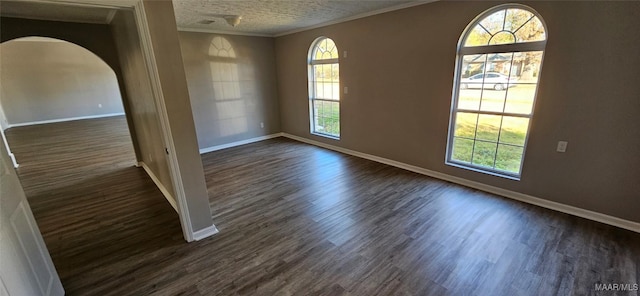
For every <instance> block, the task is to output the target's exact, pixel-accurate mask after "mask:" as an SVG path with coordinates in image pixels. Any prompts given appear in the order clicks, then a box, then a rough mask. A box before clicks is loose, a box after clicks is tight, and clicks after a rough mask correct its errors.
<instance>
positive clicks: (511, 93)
mask: <svg viewBox="0 0 640 296" xmlns="http://www.w3.org/2000/svg"><path fill="white" fill-rule="evenodd" d="M535 94H536V85H535V84H513V85H511V87H510V88H509V90H508V92H507V103H506V104H505V107H504V112H507V113H517V114H531V111H532V109H533V99H534V97H535Z"/></svg>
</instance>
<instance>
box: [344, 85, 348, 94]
mask: <svg viewBox="0 0 640 296" xmlns="http://www.w3.org/2000/svg"><path fill="white" fill-rule="evenodd" d="M348 93H349V88H348V87H346V86H345V87H344V94H345V95H346V94H348Z"/></svg>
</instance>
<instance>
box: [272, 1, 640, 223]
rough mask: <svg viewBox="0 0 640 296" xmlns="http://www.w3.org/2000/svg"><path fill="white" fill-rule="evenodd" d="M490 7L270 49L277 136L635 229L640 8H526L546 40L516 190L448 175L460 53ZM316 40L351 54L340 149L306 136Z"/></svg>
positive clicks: (399, 15)
mask: <svg viewBox="0 0 640 296" xmlns="http://www.w3.org/2000/svg"><path fill="white" fill-rule="evenodd" d="M497 4H499V3H498V2H481V1H477V2H457V1H446V2H434V3H430V4H426V5H421V6H417V7H413V8H409V9H404V10H399V11H394V12H390V13H385V14H381V15H376V16H373V17H367V18H364V19H359V20H354V21H350V22H346V23H341V24H336V25H332V26H328V27H323V28H318V29H314V30H310V31H305V32H300V33H296V34H292V35H287V36H283V37H279V38H277V39H276V59H277V71H278V89H279V98H280V114H281V124H282V130H283V131H284V132H287V133H291V134H294V135H297V136H301V137H305V138H308V139H313V140H316V141H321V142H325V143H329V144H332V145H336V146H340V147H344V148H348V149H352V150H356V151H360V152H364V153H368V154H373V155H376V156H381V157H385V158H389V159H392V160H396V161H400V162H404V163H408V164H411V165H415V166H419V167H422V168H426V169H429V170H433V171H437V172H441V173H445V174H449V175H452V176H457V177H461V178H465V179H468V180H472V181H477V182H482V183H485V184H488V185H492V186H497V187H501V188H505V189H508V190H513V191H516V192H521V193H524V194H529V195H532V196H536V197H540V198H544V199H547V200H551V201H555V202H560V203H563V204H567V205H572V206H576V207H580V208H584V209H588V210H592V211H596V212H601V213H604V214H608V215H612V216H616V217H620V218H623V219H627V220H631V221H636V222H640V215H638V213H640V182H638V180H639V179H640V153H638V147H640V129H638V128H637V127H638V121H637V120H638V115H639V114H640V101H639V99H638V98H640V87H638V85H637V80H638V74H639V72H638V69H639V67H640V54H638V53H640V35H639V34H635V33H634V32H635V31H636V29H637V28H638V27H640V14H639V12H640V2H553V3H552V2H528V3H525V4H527V5H529V6H531V7H533V8H534V9H536V10H537V11H538V12H539V13H540V14H541V15H542V17H543V18H544V20H545V21H546V23H547V25H548V36H549V39H548V43H547V50H546V55H545V60H544V65H543V70H542V76H541V81H540V85H539V94H538V100H537V104H536V107H535V111H534V112H535V115H534V118H533V121H532V127H531V130H530V138H529V144H528V147H527V152H526V157H525V162H524V168H523V171H522V178H521V181H513V180H507V179H504V178H500V177H494V176H490V175H486V174H482V173H476V172H472V171H468V170H464V169H459V168H455V167H451V166H447V165H445V164H444V159H445V149H446V144H447V130H448V121H449V111H450V106H451V90H452V85H453V76H454V64H455V58H456V45H457V42H458V39H459V38H460V35H461V33H462V32H463V30H464V29H465V27H466V26H467V25H468V24H469V23H470V22H471V21H472V20H473V19H474V18H475V17H476V16H477V15H479V14H480V13H482V12H483V11H484V10H486V9H488V8H490V7H492V6H494V5H497ZM322 35H324V36H327V37H330V38H332V39H333V40H334V41H335V42H336V44H337V46H338V47H339V49H340V51H341V53H342V51H345V50H346V51H348V58H342V59H341V60H340V75H341V77H340V78H341V83H342V86H348V87H349V94H348V95H343V96H342V106H341V111H342V113H341V123H342V124H341V140H340V141H334V140H330V139H326V138H322V137H317V136H314V135H311V134H310V133H309V107H308V92H307V65H306V59H307V53H308V50H309V46H310V45H311V43H312V42H313V40H314V39H315V38H317V37H318V36H322ZM559 140H567V141H569V147H568V150H567V152H566V153H557V152H555V148H556V143H557V141H559Z"/></svg>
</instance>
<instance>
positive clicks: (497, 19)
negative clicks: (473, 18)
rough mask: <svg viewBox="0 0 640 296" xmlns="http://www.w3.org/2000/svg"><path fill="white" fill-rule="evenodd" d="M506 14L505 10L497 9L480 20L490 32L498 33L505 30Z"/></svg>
mask: <svg viewBox="0 0 640 296" xmlns="http://www.w3.org/2000/svg"><path fill="white" fill-rule="evenodd" d="M504 16H505V10H500V11H496V12H494V13H492V14H491V15H489V16H488V17H486V18H484V19H483V20H482V21H480V25H482V26H483V27H484V28H485V29H487V31H489V33H491V34H496V33H498V32H500V31H502V30H503V25H504Z"/></svg>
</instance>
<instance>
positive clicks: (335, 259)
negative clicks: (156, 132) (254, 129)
mask: <svg viewBox="0 0 640 296" xmlns="http://www.w3.org/2000/svg"><path fill="white" fill-rule="evenodd" d="M97 129H99V130H100V132H96V130H97ZM8 135H9V140H10V143H11V145H12V148H13V149H14V153H15V154H16V156H17V157H18V160H19V161H20V162H21V167H20V169H19V173H20V177H21V180H22V182H23V185H24V186H25V191H26V192H27V196H28V198H29V201H30V203H31V206H32V208H33V209H34V214H35V216H36V220H37V221H38V225H39V226H40V228H41V230H42V232H43V235H44V237H45V241H46V243H47V246H48V247H49V250H50V252H51V254H52V257H53V260H54V263H55V264H56V267H57V269H58V272H59V273H60V275H61V278H62V282H63V285H64V286H65V289H66V291H67V294H68V295H148V294H153V295H637V294H638V292H637V291H613V292H612V291H608V292H597V291H595V290H594V285H595V284H596V283H605V284H608V283H612V284H614V283H617V284H631V285H633V284H636V283H640V234H637V233H633V232H630V231H626V230H622V229H618V228H615V227H611V226H607V225H604V224H600V223H596V222H593V221H588V220H585V219H581V218H577V217H573V216H569V215H566V214H562V213H558V212H554V211H550V210H545V209H541V208H538V207H535V206H530V205H527V204H523V203H519V202H516V201H512V200H509V199H505V198H502V197H497V196H494V195H491V194H487V193H483V192H480V191H476V190H472V189H469V188H465V187H461V186H458V185H454V184H451V183H448V182H444V181H440V180H436V179H432V178H429V177H425V176H422V175H418V174H415V173H411V172H407V171H404V170H401V169H397V168H394V167H390V166H387V165H383V164H379V163H375V162H371V161H367V160H363V159H358V158H355V157H352V156H347V155H343V154H340V153H337V152H333V151H329V150H325V149H322V148H318V147H314V146H310V145H306V144H302V143H299V142H295V141H292V140H288V139H284V138H276V139H272V140H267V141H263V142H258V143H254V144H249V145H244V146H240V147H235V148H230V149H225V150H221V151H216V152H212V153H208V154H205V155H203V164H204V167H205V176H206V179H207V184H208V190H209V197H210V204H211V208H212V212H213V215H214V216H213V219H214V223H216V226H217V227H218V229H220V233H219V234H217V235H216V236H214V237H211V238H208V239H205V240H203V241H200V242H195V243H191V244H187V243H185V242H183V241H182V235H181V230H180V226H179V224H178V219H177V215H176V214H175V212H174V211H173V209H172V208H171V206H170V205H169V204H168V203H167V202H166V201H165V200H164V198H163V197H162V195H161V194H160V192H159V191H158V190H157V189H156V188H155V187H154V185H153V183H152V182H151V180H150V179H149V178H148V176H146V175H145V173H144V171H142V170H141V169H138V168H134V167H132V164H133V160H134V159H133V154H132V153H133V152H132V149H131V148H130V143H128V142H127V141H128V138H127V137H128V135H127V128H126V123H125V121H124V118H111V119H102V120H95V121H94V120H90V121H77V122H71V123H61V124H52V125H43V126H32V127H28V128H26V127H25V128H14V129H10V130H8ZM50 135H58V136H50ZM116 138H117V140H116ZM103 139H104V140H103ZM67 145H70V146H67ZM127 145H129V146H127ZM76 146H77V147H80V148H67V147H76ZM85 146H91V147H92V148H89V147H87V148H84V147H85ZM36 147H40V148H39V149H36ZM98 147H99V149H97V148H98ZM125 148H126V149H127V150H129V152H124V150H125ZM43 149H44V151H43ZM68 149H74V150H75V152H74V153H65V151H67V152H68V151H69V150H68ZM98 150H99V151H98ZM90 159H93V161H86V160H90Z"/></svg>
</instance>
